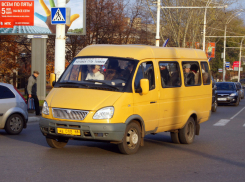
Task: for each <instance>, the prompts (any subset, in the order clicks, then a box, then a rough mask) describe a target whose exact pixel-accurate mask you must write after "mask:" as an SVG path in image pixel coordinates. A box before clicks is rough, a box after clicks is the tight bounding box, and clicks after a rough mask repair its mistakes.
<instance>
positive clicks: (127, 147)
mask: <svg viewBox="0 0 245 182" xmlns="http://www.w3.org/2000/svg"><path fill="white" fill-rule="evenodd" d="M140 142H141V127H140V125H139V124H138V122H135V121H133V122H131V123H130V124H129V125H128V126H127V128H126V130H125V134H124V137H123V142H122V143H120V144H118V148H119V150H120V152H121V153H123V154H128V155H129V154H134V153H136V152H137V151H138V149H139V147H140Z"/></svg>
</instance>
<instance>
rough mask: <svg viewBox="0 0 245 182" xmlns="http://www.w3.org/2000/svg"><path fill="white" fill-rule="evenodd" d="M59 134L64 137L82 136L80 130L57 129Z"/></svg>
mask: <svg viewBox="0 0 245 182" xmlns="http://www.w3.org/2000/svg"><path fill="white" fill-rule="evenodd" d="M57 133H59V134H64V135H81V132H80V130H74V129H64V128H57Z"/></svg>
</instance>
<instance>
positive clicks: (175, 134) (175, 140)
mask: <svg viewBox="0 0 245 182" xmlns="http://www.w3.org/2000/svg"><path fill="white" fill-rule="evenodd" d="M170 136H171V139H172V141H173V143H176V144H180V141H179V133H178V132H170Z"/></svg>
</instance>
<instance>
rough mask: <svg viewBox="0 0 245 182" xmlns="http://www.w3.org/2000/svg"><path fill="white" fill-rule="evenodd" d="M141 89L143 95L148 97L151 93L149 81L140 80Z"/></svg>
mask: <svg viewBox="0 0 245 182" xmlns="http://www.w3.org/2000/svg"><path fill="white" fill-rule="evenodd" d="M140 88H141V89H142V92H141V93H142V95H146V94H147V93H148V92H149V80H148V79H146V78H143V79H141V80H140Z"/></svg>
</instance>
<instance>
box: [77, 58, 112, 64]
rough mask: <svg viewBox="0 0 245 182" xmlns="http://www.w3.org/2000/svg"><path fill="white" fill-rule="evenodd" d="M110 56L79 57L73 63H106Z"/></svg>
mask: <svg viewBox="0 0 245 182" xmlns="http://www.w3.org/2000/svg"><path fill="white" fill-rule="evenodd" d="M107 60H108V58H81V59H77V60H76V61H75V62H74V63H73V65H104V64H105V63H106V61H107Z"/></svg>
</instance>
